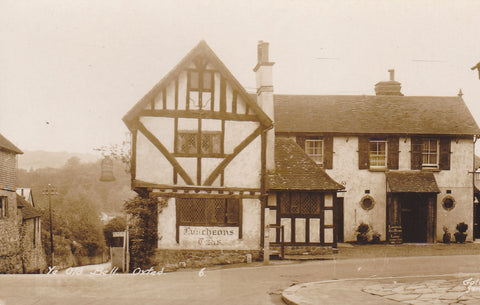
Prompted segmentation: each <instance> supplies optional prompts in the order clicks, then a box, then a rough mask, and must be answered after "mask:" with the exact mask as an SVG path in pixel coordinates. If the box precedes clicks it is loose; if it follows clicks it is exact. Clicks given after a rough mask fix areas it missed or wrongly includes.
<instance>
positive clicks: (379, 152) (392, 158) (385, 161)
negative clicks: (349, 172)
mask: <svg viewBox="0 0 480 305" xmlns="http://www.w3.org/2000/svg"><path fill="white" fill-rule="evenodd" d="M398 141H399V138H398V137H397V136H387V137H386V138H383V139H381V138H380V139H379V138H370V137H366V136H360V137H358V168H359V169H372V170H375V169H398V162H399V161H398V160H399V159H398V157H399V151H398V148H399V142H398Z"/></svg>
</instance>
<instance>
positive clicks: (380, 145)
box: [368, 139, 388, 169]
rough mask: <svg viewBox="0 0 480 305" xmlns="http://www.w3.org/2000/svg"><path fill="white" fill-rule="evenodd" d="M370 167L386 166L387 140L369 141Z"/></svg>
mask: <svg viewBox="0 0 480 305" xmlns="http://www.w3.org/2000/svg"><path fill="white" fill-rule="evenodd" d="M368 152H369V159H370V168H374V169H376V168H387V156H388V144H387V140H386V139H385V140H383V139H382V140H373V139H372V140H370V141H369V150H368Z"/></svg>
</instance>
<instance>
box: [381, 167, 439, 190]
mask: <svg viewBox="0 0 480 305" xmlns="http://www.w3.org/2000/svg"><path fill="white" fill-rule="evenodd" d="M385 175H386V176H387V191H388V192H391V193H440V189H439V188H438V185H437V181H436V180H435V177H434V176H433V173H425V172H415V171H405V172H388V173H385Z"/></svg>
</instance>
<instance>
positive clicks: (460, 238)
mask: <svg viewBox="0 0 480 305" xmlns="http://www.w3.org/2000/svg"><path fill="white" fill-rule="evenodd" d="M467 230H468V225H467V224H466V223H464V222H461V223H459V224H457V231H458V232H455V234H454V236H455V242H457V243H464V242H465V240H466V239H467V233H465V232H466V231H467Z"/></svg>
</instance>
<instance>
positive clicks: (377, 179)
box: [325, 137, 386, 242]
mask: <svg viewBox="0 0 480 305" xmlns="http://www.w3.org/2000/svg"><path fill="white" fill-rule="evenodd" d="M333 151H334V155H333V156H334V157H333V169H331V170H326V172H327V173H328V174H329V175H330V177H332V178H333V179H334V180H335V181H337V182H339V183H342V184H343V185H344V186H345V188H346V192H345V193H344V240H345V241H354V240H356V234H355V230H356V228H357V227H358V225H359V224H360V223H362V222H364V223H367V224H369V225H371V226H372V227H373V229H374V230H375V231H377V232H379V233H380V234H381V235H382V239H385V237H386V181H385V173H384V172H371V171H368V170H359V169H358V138H357V137H335V138H334V139H333ZM365 190H370V194H368V195H370V196H371V197H373V198H374V200H375V206H374V207H373V209H371V210H369V211H365V210H364V209H362V207H361V206H360V200H361V199H362V198H363V196H364V195H366V194H365ZM325 233H326V231H325ZM329 234H330V233H329ZM325 242H328V241H327V236H326V235H325Z"/></svg>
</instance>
